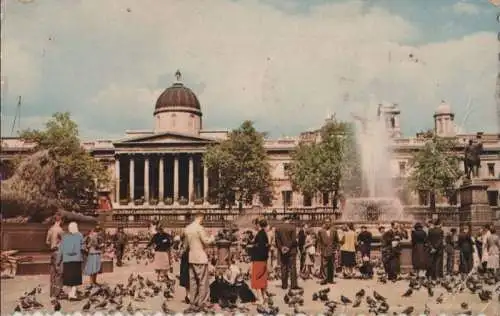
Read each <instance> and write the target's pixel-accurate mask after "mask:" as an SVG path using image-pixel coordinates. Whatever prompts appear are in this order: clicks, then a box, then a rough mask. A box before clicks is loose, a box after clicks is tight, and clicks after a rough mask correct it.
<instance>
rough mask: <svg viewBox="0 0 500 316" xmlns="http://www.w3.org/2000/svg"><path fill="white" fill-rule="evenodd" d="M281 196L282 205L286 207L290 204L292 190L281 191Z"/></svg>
mask: <svg viewBox="0 0 500 316" xmlns="http://www.w3.org/2000/svg"><path fill="white" fill-rule="evenodd" d="M281 195H282V198H283V207H288V206H291V205H292V191H281Z"/></svg>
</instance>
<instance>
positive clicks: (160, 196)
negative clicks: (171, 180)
mask: <svg viewBox="0 0 500 316" xmlns="http://www.w3.org/2000/svg"><path fill="white" fill-rule="evenodd" d="M164 162H165V158H164V157H163V156H160V161H159V166H158V172H159V175H158V182H159V183H158V201H159V203H161V204H163V200H164V199H165V197H164V195H165V188H164V187H163V184H164V182H165V181H164V177H165V172H164V168H165V167H164Z"/></svg>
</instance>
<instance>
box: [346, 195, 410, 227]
mask: <svg viewBox="0 0 500 316" xmlns="http://www.w3.org/2000/svg"><path fill="white" fill-rule="evenodd" d="M341 219H342V220H343V221H348V222H353V221H354V222H359V221H363V222H372V223H373V222H389V223H390V222H391V221H410V220H411V219H410V218H408V215H406V214H404V208H403V205H402V204H401V201H400V200H399V199H396V198H391V197H387V198H385V197H380V198H379V197H377V198H371V197H370V198H364V197H361V198H350V199H347V200H346V203H345V206H344V209H343V210H342V218H341Z"/></svg>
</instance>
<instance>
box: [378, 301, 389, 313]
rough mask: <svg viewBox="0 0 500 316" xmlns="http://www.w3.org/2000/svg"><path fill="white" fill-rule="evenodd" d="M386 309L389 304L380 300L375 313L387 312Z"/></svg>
mask: <svg viewBox="0 0 500 316" xmlns="http://www.w3.org/2000/svg"><path fill="white" fill-rule="evenodd" d="M388 310H389V304H387V303H386V302H382V303H381V304H380V306H379V307H378V309H377V313H379V314H385V313H387V311H388Z"/></svg>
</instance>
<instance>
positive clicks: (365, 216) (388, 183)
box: [342, 105, 408, 226]
mask: <svg viewBox="0 0 500 316" xmlns="http://www.w3.org/2000/svg"><path fill="white" fill-rule="evenodd" d="M390 106H392V105H389V106H382V105H379V106H378V111H377V113H376V116H375V115H374V114H373V115H370V113H368V114H367V115H365V116H360V115H353V117H354V118H355V119H356V121H358V122H359V123H360V124H359V126H358V128H356V135H355V136H356V143H357V146H358V152H359V156H360V165H361V171H362V182H363V183H362V185H361V187H362V194H361V195H362V197H357V198H348V199H347V200H346V203H345V206H344V209H343V210H342V220H343V221H356V222H358V223H359V222H366V223H370V224H371V225H370V226H372V225H373V224H375V223H377V224H380V223H383V222H385V223H387V222H390V221H408V216H407V215H406V214H404V209H403V205H402V204H401V201H400V200H399V198H397V197H396V195H395V190H394V184H393V179H392V170H391V148H390V138H389V133H388V131H387V125H388V124H394V122H393V121H392V122H391V120H394V118H391V117H385V116H384V113H383V110H385V109H387V108H388V107H390Z"/></svg>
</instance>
